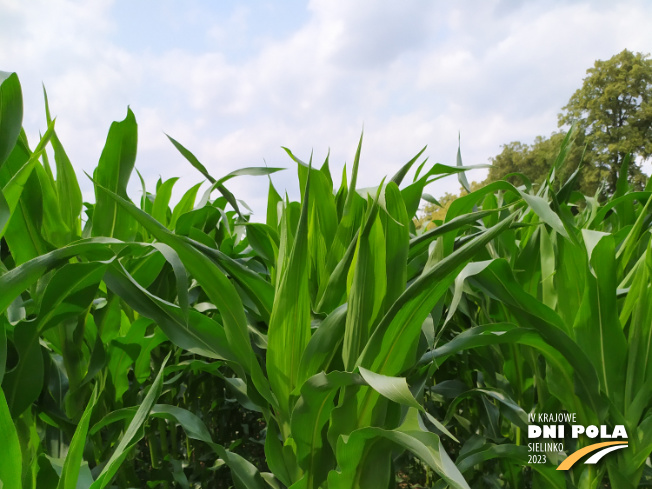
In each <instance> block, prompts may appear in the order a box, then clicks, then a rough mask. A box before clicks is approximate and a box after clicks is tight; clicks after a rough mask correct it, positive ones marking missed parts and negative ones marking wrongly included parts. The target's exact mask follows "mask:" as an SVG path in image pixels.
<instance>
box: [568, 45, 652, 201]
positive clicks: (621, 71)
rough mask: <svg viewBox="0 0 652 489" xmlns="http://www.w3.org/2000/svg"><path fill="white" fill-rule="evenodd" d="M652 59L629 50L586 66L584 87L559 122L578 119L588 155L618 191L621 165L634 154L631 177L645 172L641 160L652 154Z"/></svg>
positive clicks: (638, 181)
mask: <svg viewBox="0 0 652 489" xmlns="http://www.w3.org/2000/svg"><path fill="white" fill-rule="evenodd" d="M651 99H652V60H651V59H649V55H644V54H641V53H636V54H634V53H632V52H631V51H628V50H627V49H625V50H623V51H622V52H620V53H618V54H617V55H615V56H613V57H612V58H611V59H609V60H607V61H601V60H598V61H596V62H595V64H594V65H593V68H589V69H588V70H587V76H586V78H584V81H583V83H582V87H581V88H579V89H578V90H576V91H575V93H574V94H573V95H572V96H571V98H570V100H569V101H568V103H567V104H566V105H565V106H564V107H563V108H562V111H563V112H562V113H561V114H559V126H560V127H562V126H565V125H569V124H573V123H574V124H577V126H578V128H579V129H580V132H581V133H582V134H583V136H584V142H585V144H586V145H587V150H588V155H587V156H588V157H590V160H591V162H592V163H593V165H594V166H595V167H596V168H598V169H599V170H600V174H601V175H602V176H603V177H604V178H605V180H606V184H607V190H608V191H610V192H613V190H614V189H615V185H616V180H617V178H618V172H619V170H620V166H621V164H622V162H623V160H624V158H625V156H626V155H627V153H631V154H632V156H633V157H634V164H632V165H630V168H629V171H630V178H631V180H632V183H634V184H635V185H639V186H640V185H641V183H642V182H643V181H644V177H643V175H642V174H641V170H640V166H639V165H638V164H636V159H637V157H638V159H639V160H640V159H647V158H648V157H649V156H650V155H652V104H651V102H652V100H651Z"/></svg>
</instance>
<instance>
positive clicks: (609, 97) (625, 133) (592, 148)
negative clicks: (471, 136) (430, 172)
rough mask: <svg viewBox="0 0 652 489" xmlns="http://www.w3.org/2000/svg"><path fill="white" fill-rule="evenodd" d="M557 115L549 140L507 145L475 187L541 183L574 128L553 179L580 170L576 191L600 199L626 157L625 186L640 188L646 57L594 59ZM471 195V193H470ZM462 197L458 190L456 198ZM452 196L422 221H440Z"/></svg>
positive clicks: (648, 147) (651, 150)
mask: <svg viewBox="0 0 652 489" xmlns="http://www.w3.org/2000/svg"><path fill="white" fill-rule="evenodd" d="M586 73H587V76H586V77H585V78H584V80H583V83H582V86H581V88H579V89H578V90H576V91H575V93H574V94H573V95H572V96H571V98H570V99H569V101H568V103H567V104H566V105H565V106H564V107H562V112H561V113H560V114H559V116H558V127H559V130H558V131H556V132H553V133H552V134H551V135H550V136H549V137H545V136H537V137H536V138H535V140H534V142H533V143H532V144H525V143H522V142H520V141H513V142H510V143H507V144H503V145H502V151H501V152H500V153H499V154H498V155H496V156H494V157H493V158H491V159H490V160H491V168H490V169H489V175H488V177H487V179H486V180H484V181H483V182H473V183H472V184H471V186H472V187H474V186H475V188H477V187H480V186H483V185H486V184H488V183H491V182H494V181H496V180H500V179H506V180H508V181H510V182H511V183H513V184H516V185H520V184H522V179H521V178H520V177H518V176H516V175H511V176H510V174H512V173H521V174H523V175H525V177H527V178H528V179H529V180H530V181H531V182H532V183H533V184H535V185H536V184H540V183H541V182H543V181H544V180H545V179H546V177H547V176H548V173H549V171H550V169H551V168H552V165H553V163H554V161H555V158H556V157H557V155H558V153H559V149H560V147H561V143H562V141H563V139H564V137H565V135H566V132H567V129H568V128H569V127H571V125H573V124H574V125H575V127H576V133H575V141H574V144H573V146H572V149H571V152H570V154H569V155H568V158H567V159H566V163H565V164H564V166H563V167H562V168H561V169H560V171H559V173H558V175H557V177H558V178H557V181H558V182H559V181H561V182H564V181H566V179H568V177H570V175H571V174H572V173H573V172H574V171H575V170H576V169H577V168H578V167H579V165H580V164H581V165H582V170H581V173H580V175H579V178H578V180H577V186H578V188H577V190H579V191H580V192H582V193H583V194H585V195H597V196H598V197H600V196H603V197H604V196H606V195H611V194H612V193H613V192H614V191H615V185H616V181H617V178H618V174H619V171H620V168H621V166H622V164H623V161H624V158H625V156H626V155H627V154H628V153H630V154H631V163H630V165H629V168H628V173H629V182H630V184H631V185H632V186H633V187H634V188H635V189H642V188H643V187H644V186H645V184H646V181H647V177H646V176H645V174H643V172H642V171H641V163H642V162H643V161H645V160H646V159H647V158H649V157H650V155H652V103H651V102H652V100H651V99H652V59H650V57H649V54H642V53H632V52H631V51H628V50H627V49H625V50H623V51H622V52H620V53H619V54H616V55H615V56H613V57H612V58H611V59H609V60H607V61H602V60H597V61H596V62H595V64H594V65H593V67H592V68H589V69H588V70H587V72H586ZM471 190H473V188H472V189H471ZM464 194H466V191H465V190H463V189H462V190H461V194H460V195H464ZM457 197H458V195H455V194H451V193H446V194H445V195H444V196H443V197H442V198H441V199H439V200H438V204H440V205H437V204H435V203H431V204H428V205H426V207H425V209H424V216H423V218H422V222H427V221H433V220H435V221H436V220H443V219H444V217H445V216H446V211H447V209H448V206H449V205H450V204H451V202H453V201H454V200H455V199H456V198H457Z"/></svg>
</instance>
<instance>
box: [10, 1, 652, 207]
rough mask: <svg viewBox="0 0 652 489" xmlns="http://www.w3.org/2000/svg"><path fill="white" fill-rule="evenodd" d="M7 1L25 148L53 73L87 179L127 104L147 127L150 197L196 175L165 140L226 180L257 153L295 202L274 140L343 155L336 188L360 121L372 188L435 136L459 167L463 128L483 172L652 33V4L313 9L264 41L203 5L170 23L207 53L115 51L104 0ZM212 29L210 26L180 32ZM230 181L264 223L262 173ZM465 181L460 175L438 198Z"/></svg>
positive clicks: (252, 26) (69, 142)
mask: <svg viewBox="0 0 652 489" xmlns="http://www.w3.org/2000/svg"><path fill="white" fill-rule="evenodd" d="M0 8H2V10H3V12H2V15H1V16H0V19H2V20H0V43H1V44H2V46H3V50H2V51H1V52H0V69H5V70H6V69H10V70H15V71H17V72H18V73H19V76H20V77H21V80H22V82H23V87H24V93H25V102H26V116H25V124H26V127H27V128H28V131H29V133H30V134H32V137H31V139H32V140H34V139H35V136H34V135H35V134H37V131H38V130H39V129H41V130H42V129H43V126H44V122H43V121H44V117H43V110H42V102H41V93H40V82H41V81H44V82H45V83H46V86H47V88H48V93H49V96H50V102H51V107H52V110H53V113H54V114H56V115H57V116H58V120H57V130H58V132H59V134H60V136H61V139H62V140H63V143H64V144H65V145H66V148H67V149H68V152H69V154H70V156H71V159H72V160H73V163H74V164H76V165H77V166H78V167H79V168H80V169H84V170H86V171H89V170H92V168H93V166H94V165H95V163H96V161H97V158H98V157H99V154H100V152H101V148H102V145H103V142H104V138H105V137H106V133H107V130H108V127H109V125H110V122H111V121H112V120H121V119H123V118H124V115H125V112H126V106H127V105H131V107H132V109H133V110H134V112H135V114H136V118H137V120H138V122H139V128H140V133H139V141H140V147H139V157H138V161H137V167H138V168H139V169H140V170H141V172H142V173H143V174H144V176H145V177H146V179H147V182H148V187H149V188H153V185H154V182H155V180H156V179H157V178H158V176H159V175H162V176H163V177H164V178H170V177H172V176H175V175H183V178H182V180H181V181H180V182H179V184H178V185H177V187H178V193H179V194H180V192H181V191H182V190H183V189H184V188H187V187H189V186H190V185H191V184H193V183H196V182H197V181H199V180H200V179H201V176H200V175H199V173H196V172H195V170H194V169H192V168H191V167H190V165H188V164H186V163H184V161H183V158H182V157H181V156H180V155H179V154H178V153H177V152H176V150H175V149H174V148H173V147H172V145H171V144H170V143H169V142H168V141H167V138H165V136H164V134H163V131H165V132H167V133H168V134H170V135H172V136H173V137H175V138H176V139H178V140H179V141H180V142H182V144H184V145H185V146H187V147H188V148H189V149H190V150H191V151H193V152H194V153H195V154H196V155H197V156H198V157H199V158H200V160H201V161H202V162H204V164H205V165H206V166H207V167H208V168H209V169H210V171H211V172H213V173H214V174H215V175H218V176H219V175H223V174H226V173H228V172H229V171H231V170H233V169H235V168H237V167H242V166H256V165H262V164H264V163H263V160H265V161H266V162H267V164H268V165H269V166H286V167H288V168H289V169H290V170H289V171H288V172H285V175H283V174H277V175H274V176H273V180H274V182H275V183H276V184H277V185H278V186H279V187H284V186H286V185H288V186H289V189H290V192H291V193H292V195H293V196H294V197H296V196H297V189H296V186H295V185H296V183H294V173H295V168H294V164H293V163H292V162H291V161H290V160H289V158H287V156H285V154H284V152H283V151H282V150H281V149H280V146H281V145H285V146H289V147H290V148H291V149H292V150H293V151H294V152H295V153H296V154H297V155H298V156H299V157H301V158H304V159H307V158H308V157H309V155H310V152H311V150H314V154H315V160H316V161H319V162H320V163H321V161H322V160H323V158H324V157H325V155H326V153H327V151H328V149H329V148H331V168H332V172H333V175H338V176H337V179H339V174H340V172H341V168H342V165H343V164H344V162H345V161H348V162H349V163H350V162H351V161H352V159H353V154H354V152H355V148H356V145H357V141H358V138H359V135H360V131H361V129H362V127H363V125H364V127H365V142H364V146H363V151H362V162H361V175H360V182H361V183H360V184H361V185H371V184H374V183H376V182H378V181H379V180H380V178H382V176H384V175H391V174H393V173H394V172H395V171H396V169H397V168H398V167H399V166H400V165H402V164H403V163H405V162H406V161H407V160H408V159H409V158H411V157H412V156H413V155H414V154H415V153H416V152H417V151H418V150H419V149H420V148H421V147H422V146H423V145H425V144H428V145H429V149H428V150H427V152H426V153H427V154H428V155H429V156H430V161H431V162H432V163H434V162H442V163H448V164H453V163H454V161H455V154H456V150H457V135H458V131H460V132H461V136H462V153H463V157H464V162H465V163H466V164H473V163H486V162H487V160H488V158H489V157H490V156H492V155H495V154H496V153H497V152H498V151H500V145H501V144H504V143H508V142H510V141H513V140H521V141H523V142H531V141H532V140H533V138H534V137H535V136H536V135H540V134H543V135H546V134H549V133H550V132H551V131H553V130H555V129H556V122H557V119H556V114H557V112H558V111H559V110H560V108H561V106H562V105H563V104H564V103H565V102H566V101H567V100H568V98H569V97H570V95H571V94H572V92H573V91H574V90H575V89H576V88H578V87H579V86H580V84H581V79H582V77H583V76H584V72H585V70H586V69H587V68H588V67H590V66H591V65H592V63H593V61H594V60H595V59H598V58H600V59H606V58H608V57H610V56H611V55H613V54H615V53H617V52H619V51H621V50H622V49H624V48H628V49H630V50H634V51H645V50H646V47H647V46H649V45H651V41H652V34H650V30H649V29H648V26H647V23H648V22H647V19H649V18H650V14H652V6H649V5H648V4H647V3H643V2H640V1H636V0H632V1H629V2H619V3H608V2H603V3H602V2H601V3H596V2H591V3H588V2H575V3H568V2H555V1H538V2H519V1H496V0H494V1H490V2H481V3H478V2H470V1H469V0H466V1H463V2H457V3H455V4H443V3H435V2H427V3H424V2H418V1H416V0H410V1H407V2H401V3H400V4H399V3H396V4H392V3H378V2H371V1H370V0H368V1H367V2H366V3H365V2H363V4H362V5H360V4H359V3H358V2H356V3H351V2H345V1H344V0H337V1H326V0H313V1H311V2H310V3H308V5H307V14H306V13H305V12H301V15H298V14H297V19H302V20H301V21H300V22H299V21H297V22H296V24H293V23H292V22H291V21H289V22H287V23H286V24H285V25H286V29H285V30H283V31H279V32H271V31H269V30H265V32H264V33H263V34H260V35H258V36H256V35H251V34H252V33H255V32H256V29H257V26H258V24H256V23H260V22H262V21H264V15H261V13H260V11H256V10H255V9H254V8H253V7H246V8H245V7H240V8H236V9H235V10H233V11H232V12H231V13H230V14H228V15H222V14H221V15H217V14H216V13H215V12H209V11H206V12H205V14H206V15H205V19H210V22H209V21H205V22H204V23H203V24H202V22H200V21H201V20H202V14H203V13H204V12H203V11H202V10H201V9H202V8H203V9H209V8H210V7H209V6H208V5H204V6H198V5H196V4H195V5H194V7H193V9H192V12H190V13H186V14H184V15H186V17H187V16H188V15H190V14H192V15H193V16H194V17H193V18H192V19H191V20H192V22H188V23H187V25H188V26H189V27H184V26H185V25H186V23H185V21H184V22H177V23H176V24H174V25H173V27H174V28H173V29H172V30H173V31H174V35H175V36H184V35H187V36H188V38H190V37H192V38H193V39H194V38H201V39H205V40H206V43H204V44H202V45H201V46H198V47H196V48H195V49H190V48H189V47H188V45H187V44H188V42H185V43H184V45H183V47H176V48H175V47H172V48H169V49H167V48H166V49H158V50H153V49H150V44H143V45H142V46H136V45H134V46H125V45H124V44H123V43H121V42H120V36H121V35H122V31H121V30H120V29H119V28H118V27H120V23H121V22H122V21H123V20H122V19H121V18H118V17H115V10H114V9H113V3H112V2H110V1H108V0H104V1H102V2H77V1H72V0H55V1H45V0H40V1H38V2H31V3H30V4H29V6H28V5H27V2H19V1H17V0H11V1H5V2H4V3H3V6H2V7H0ZM257 8H263V7H257ZM265 8H267V7H265ZM121 15H122V14H121ZM134 15H136V14H134ZM276 15H278V13H276ZM186 17H183V18H184V19H186ZM181 18H182V16H181V15H180V16H179V19H181ZM220 19H222V20H220ZM261 19H262V20H261ZM173 20H174V18H173V16H171V15H167V14H166V16H161V17H160V18H157V22H173ZM133 21H134V20H133V19H132V20H131V22H133ZM140 22H141V23H142V26H143V32H142V33H140V34H139V36H134V42H143V43H145V42H146V38H147V37H148V35H149V34H150V33H152V32H155V33H156V35H158V36H160V35H161V32H165V30H166V29H168V28H170V26H169V25H167V24H162V25H152V24H151V22H149V20H148V19H146V18H144V17H143V18H142V19H140ZM204 24H206V25H208V27H205V32H204V31H202V32H190V31H188V30H185V31H184V29H202V28H204V27H202V26H203V25H204ZM287 26H292V28H288V27H287ZM152 30H155V31H152ZM243 33H246V34H243ZM249 38H250V39H251V40H250V41H248V39H249ZM263 38H265V39H266V40H267V42H266V43H265V44H261V42H262V41H261V39H263ZM139 39H140V40H139ZM169 41H170V40H169ZM248 42H249V44H247V43H248ZM167 44H174V43H172V42H171V41H170V42H168V43H166V46H167ZM239 52H243V53H246V54H242V55H241V56H238V53H239ZM481 176H482V172H480V173H474V174H473V175H471V176H470V179H472V178H481ZM80 180H83V179H80ZM135 180H137V179H135ZM230 184H231V186H232V187H233V190H234V192H235V191H237V194H238V196H239V197H242V198H243V199H244V200H246V201H247V202H249V203H250V205H253V207H254V209H255V211H256V212H257V213H258V214H259V215H264V205H263V203H264V198H265V196H266V192H267V180H266V179H264V178H247V177H243V178H240V179H236V180H234V181H232V182H231V183H230ZM138 187H139V186H138V185H136V186H135V188H136V189H137V188H138ZM458 187H459V184H458V183H457V180H456V179H452V181H451V182H450V183H447V182H444V183H441V184H438V185H437V186H435V188H434V189H431V190H430V191H431V192H432V193H435V194H437V193H441V192H443V191H444V190H454V191H456V190H457V188H458ZM279 190H282V189H281V188H279ZM134 197H137V195H135V196H134Z"/></svg>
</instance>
